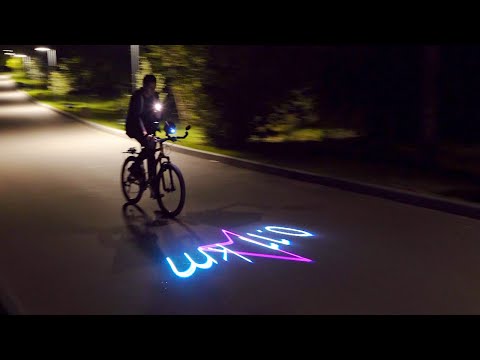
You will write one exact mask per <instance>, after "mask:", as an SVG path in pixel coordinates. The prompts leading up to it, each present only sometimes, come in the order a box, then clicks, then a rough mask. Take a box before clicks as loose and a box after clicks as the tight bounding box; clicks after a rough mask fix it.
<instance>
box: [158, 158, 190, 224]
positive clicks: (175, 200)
mask: <svg viewBox="0 0 480 360" xmlns="http://www.w3.org/2000/svg"><path fill="white" fill-rule="evenodd" d="M156 186H157V189H158V196H157V202H158V206H160V209H161V210H162V211H163V213H164V215H166V216H168V217H175V216H177V215H178V214H180V212H181V211H182V209H183V205H185V181H184V180H183V175H182V173H181V172H180V169H179V168H178V167H177V166H175V165H173V164H172V163H165V164H162V166H161V168H160V173H159V174H158V178H157V182H156Z"/></svg>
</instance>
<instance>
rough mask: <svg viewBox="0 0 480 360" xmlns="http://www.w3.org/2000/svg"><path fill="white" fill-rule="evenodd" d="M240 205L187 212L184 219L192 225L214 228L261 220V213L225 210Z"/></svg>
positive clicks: (247, 223) (241, 224) (236, 225)
mask: <svg viewBox="0 0 480 360" xmlns="http://www.w3.org/2000/svg"><path fill="white" fill-rule="evenodd" d="M235 206H243V205H241V204H231V205H226V206H222V207H219V208H215V209H208V210H203V211H196V212H189V213H187V214H186V215H185V217H184V218H185V219H186V220H188V222H189V223H191V224H193V225H199V224H202V225H209V226H215V227H238V226H244V225H249V224H253V223H256V222H259V221H261V220H262V218H263V214H262V213H261V212H255V211H232V210H226V209H228V208H232V207H235Z"/></svg>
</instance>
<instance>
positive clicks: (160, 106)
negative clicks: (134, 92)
mask: <svg viewBox="0 0 480 360" xmlns="http://www.w3.org/2000/svg"><path fill="white" fill-rule="evenodd" d="M153 109H154V110H155V111H161V110H162V104H160V103H159V102H157V103H155V104H154V105H153Z"/></svg>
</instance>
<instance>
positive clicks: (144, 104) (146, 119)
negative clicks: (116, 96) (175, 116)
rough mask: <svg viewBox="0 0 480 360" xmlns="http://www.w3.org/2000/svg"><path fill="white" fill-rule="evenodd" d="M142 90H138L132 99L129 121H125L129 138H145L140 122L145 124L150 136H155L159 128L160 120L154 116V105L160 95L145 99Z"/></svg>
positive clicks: (128, 115)
mask: <svg viewBox="0 0 480 360" xmlns="http://www.w3.org/2000/svg"><path fill="white" fill-rule="evenodd" d="M142 93H143V91H142V89H138V90H136V91H135V92H134V93H133V94H132V97H131V98H130V104H129V106H128V113H127V119H126V121H125V130H126V133H127V135H128V136H129V137H131V138H135V137H139V136H143V131H142V127H141V125H140V121H142V122H143V125H144V126H145V129H146V130H147V132H148V133H149V134H155V130H156V129H157V127H158V124H156V123H155V122H157V121H158V120H157V119H156V118H155V116H154V115H153V106H154V103H155V102H157V101H159V97H158V93H155V94H154V95H153V96H152V97H150V98H144V97H143V95H142Z"/></svg>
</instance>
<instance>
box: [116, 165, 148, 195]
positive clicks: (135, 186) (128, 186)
mask: <svg viewBox="0 0 480 360" xmlns="http://www.w3.org/2000/svg"><path fill="white" fill-rule="evenodd" d="M136 159H137V158H136V157H135V156H129V157H128V158H126V159H125V161H124V163H123V166H122V173H121V175H120V176H121V181H122V192H123V196H125V199H126V200H127V202H128V203H129V204H136V203H138V202H139V201H140V199H141V197H142V194H143V192H144V191H145V185H144V183H145V181H144V179H143V178H138V177H136V176H134V175H133V174H131V173H130V171H129V169H130V167H131V166H132V165H133V163H134V162H135V161H136Z"/></svg>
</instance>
